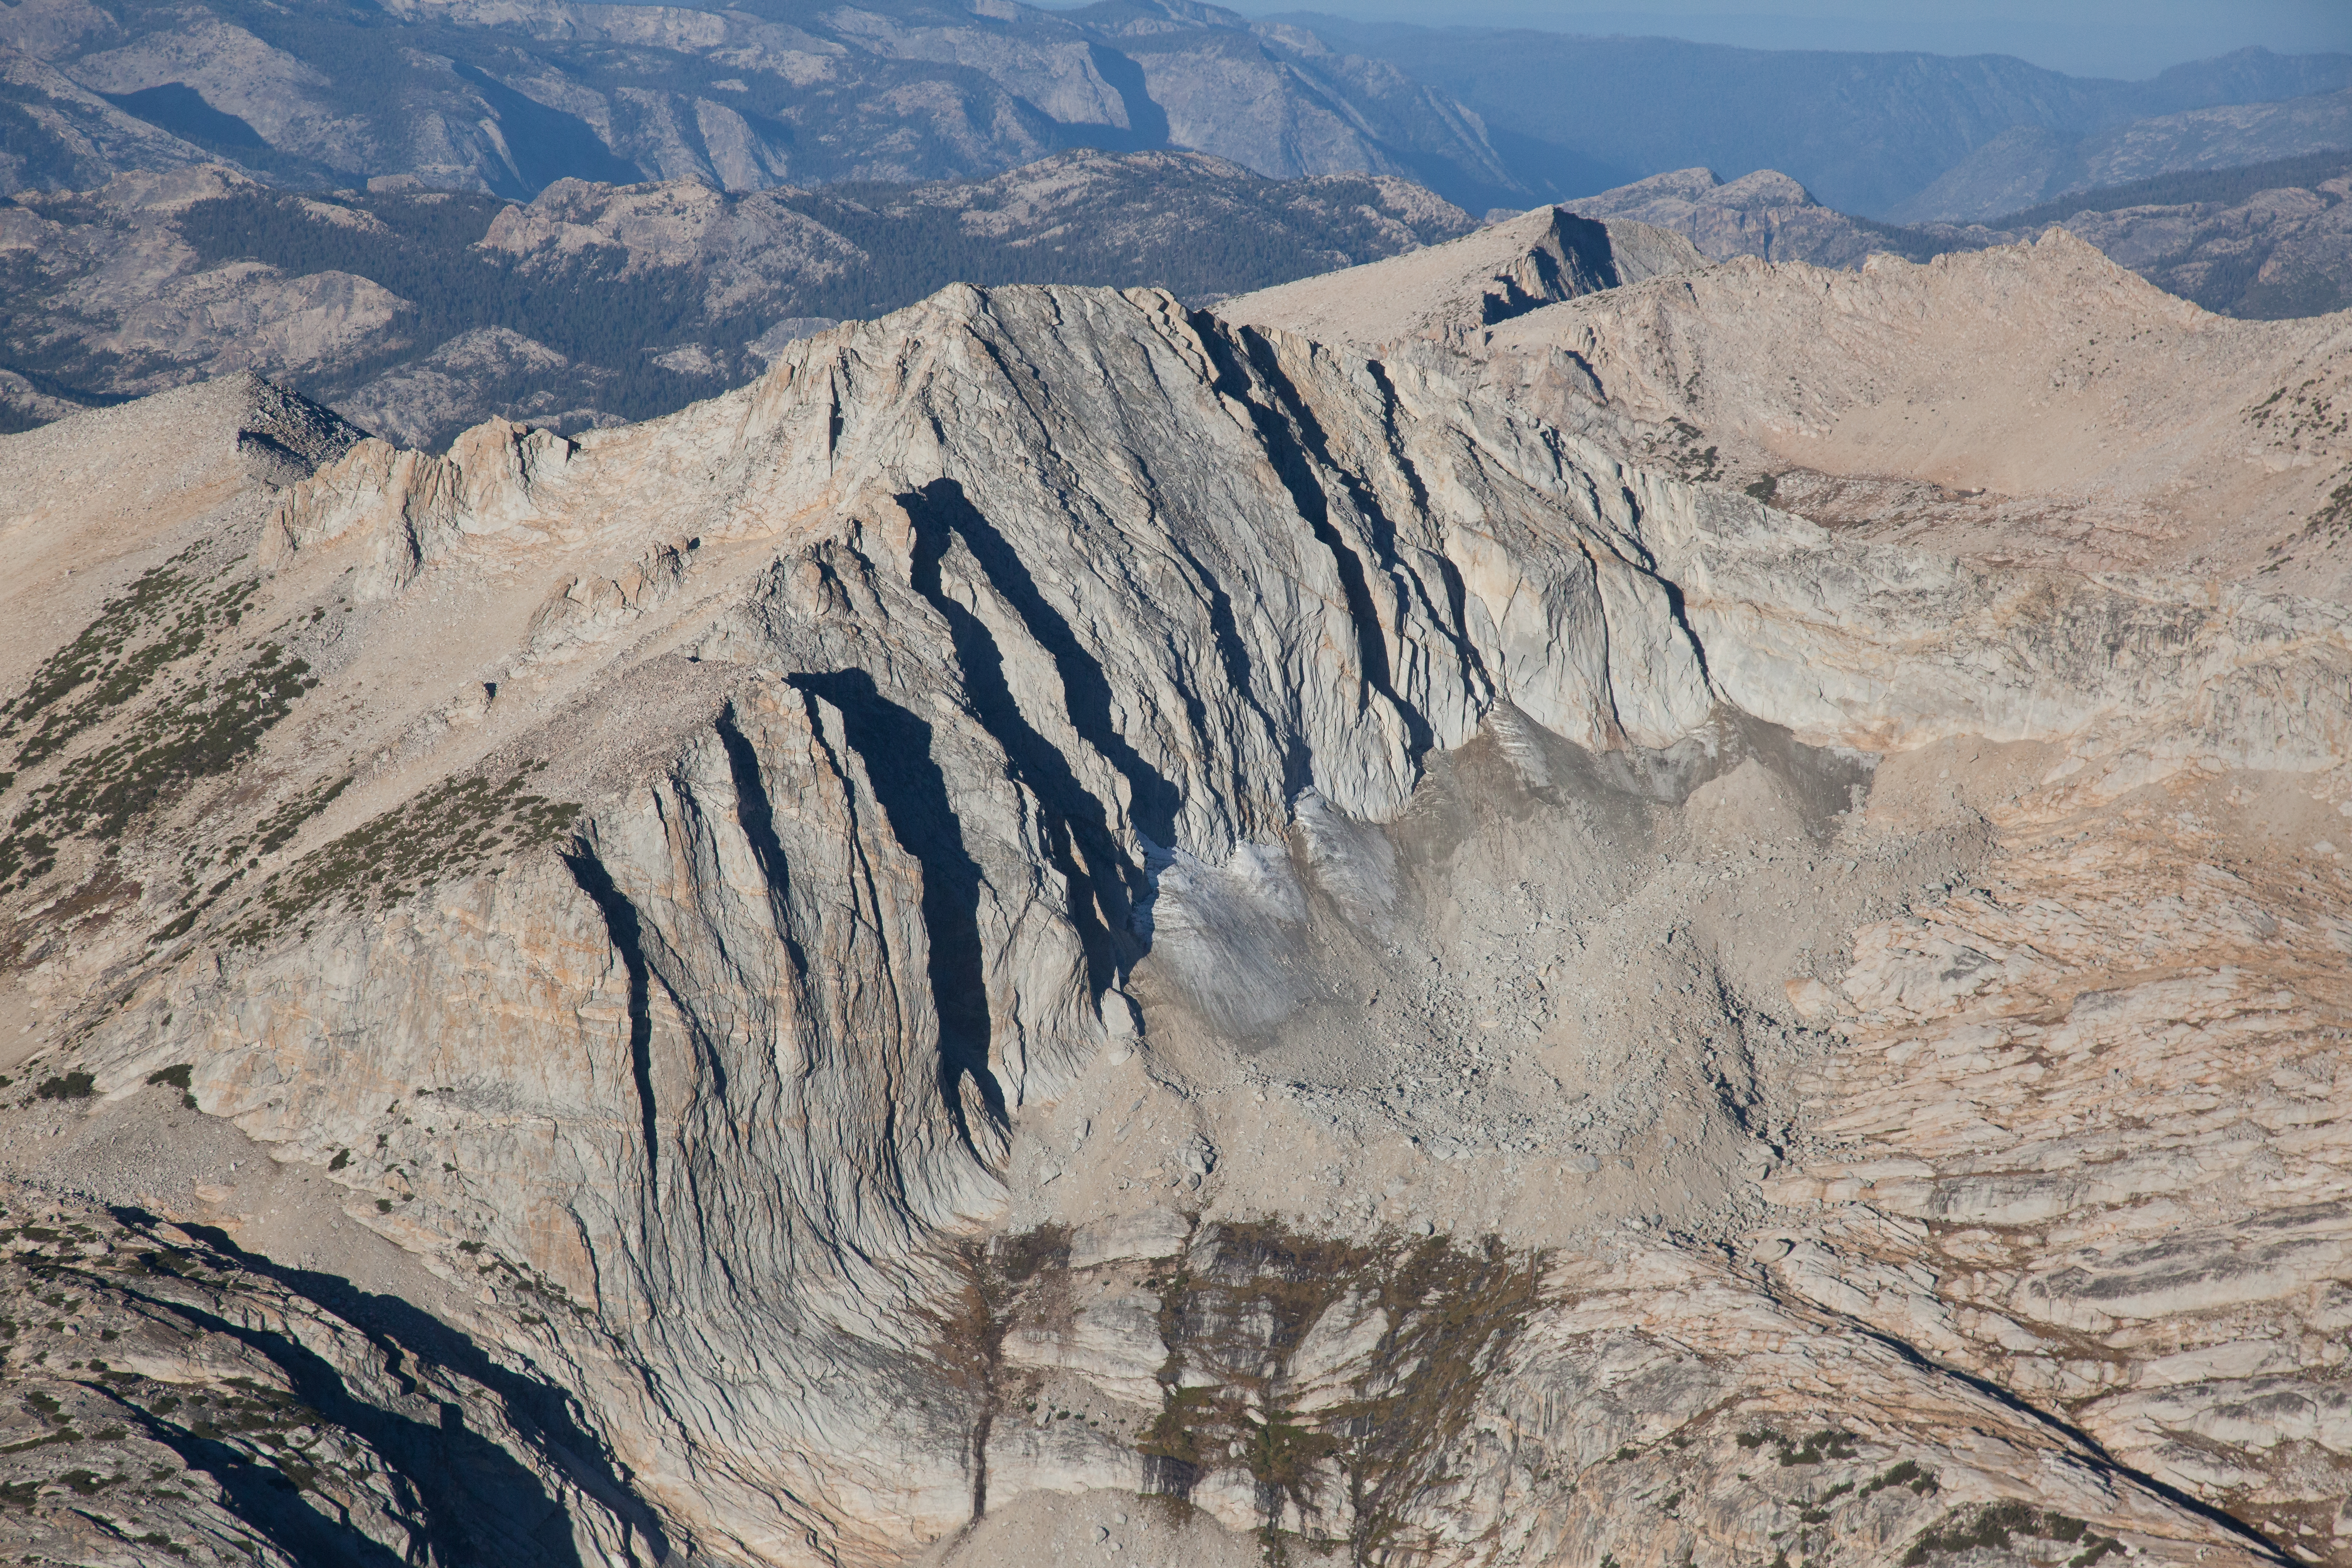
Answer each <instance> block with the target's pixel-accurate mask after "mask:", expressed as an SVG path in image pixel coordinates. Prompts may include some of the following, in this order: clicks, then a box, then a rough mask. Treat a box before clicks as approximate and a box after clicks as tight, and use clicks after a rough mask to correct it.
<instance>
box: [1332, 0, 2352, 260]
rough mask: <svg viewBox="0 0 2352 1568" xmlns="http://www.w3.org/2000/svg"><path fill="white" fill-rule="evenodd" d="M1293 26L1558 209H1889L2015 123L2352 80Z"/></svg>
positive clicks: (2255, 61)
mask: <svg viewBox="0 0 2352 1568" xmlns="http://www.w3.org/2000/svg"><path fill="white" fill-rule="evenodd" d="M1294 20H1296V21H1297V23H1298V24H1299V25H1302V26H1312V27H1314V28H1315V29H1316V30H1317V31H1318V34H1319V35H1320V36H1321V37H1324V38H1325V39H1326V40H1327V41H1328V42H1329V43H1331V44H1332V45H1333V46H1334V47H1340V48H1345V49H1349V50H1351V51H1354V52H1356V53H1359V54H1361V55H1365V56H1367V57H1370V58H1386V59H1390V60H1392V61H1394V62H1396V63H1397V64H1398V65H1399V66H1400V67H1401V68H1403V69H1406V70H1410V71H1411V72H1412V73H1413V74H1414V75H1415V76H1416V77H1418V78H1419V79H1421V80H1423V81H1424V82H1427V83H1429V84H1430V85H1431V86H1433V87H1435V88H1438V89H1443V90H1444V91H1446V92H1448V93H1451V94H1452V95H1454V97H1456V98H1459V99H1460V100H1462V101H1463V102H1465V103H1466V104H1468V105H1469V106H1470V107H1471V108H1472V109H1473V110H1476V111H1477V112H1478V114H1479V115H1480V116H1481V117H1482V118H1483V119H1484V120H1485V121H1486V129H1487V134H1488V137H1489V139H1490V140H1491V141H1492V142H1493V143H1494V145H1495V146H1496V150H1497V151H1498V152H1500V153H1502V154H1503V155H1504V158H1505V161H1506V162H1507V163H1508V164H1509V166H1510V168H1511V171H1512V173H1513V174H1516V175H1517V176H1518V177H1519V178H1521V179H1522V180H1524V181H1525V182H1527V183H1528V184H1530V185H1532V186H1534V187H1535V188H1537V189H1538V190H1539V191H1541V192H1542V194H1544V195H1547V196H1549V197H1552V198H1555V199H1566V198H1569V197H1572V196H1578V195H1590V194H1591V193H1592V192H1594V191H1597V190H1599V189H1601V188H1602V187H1603V186H1605V185H1612V184H1620V183H1623V182H1627V181H1631V180H1634V179H1639V178H1643V177H1645V176H1647V175H1650V174H1663V173H1666V172H1668V171H1671V170H1675V169H1684V168H1689V167H1692V166H1694V165H1704V166H1705V167H1707V168H1711V169H1715V170H1717V171H1718V172H1719V173H1722V174H1725V175H1726V176H1727V177H1736V176H1737V175H1739V174H1748V173H1749V172H1751V171H1753V170H1756V169H1759V168H1769V169H1775V170H1779V171H1780V172H1781V173H1784V174H1789V175H1790V176H1792V177H1794V178H1796V179H1798V180H1800V181H1801V182H1802V183H1803V184H1805V185H1806V187H1807V188H1809V189H1810V190H1811V191H1812V192H1813V193H1814V194H1815V195H1818V196H1819V197H1820V198H1821V199H1822V201H1824V202H1826V203H1828V204H1829V205H1832V206H1834V207H1838V208H1840V209H1842V210H1844V211H1847V212H1853V213H1861V214H1866V215H1869V216H1888V215H1890V214H1891V213H1892V212H1893V211H1894V210H1895V208H1896V207H1898V206H1899V205H1902V204H1904V203H1905V202H1906V199H1907V198H1909V197H1911V196H1913V195H1915V193H1917V192H1919V191H1921V190H1923V189H1924V188H1925V187H1927V185H1928V184H1931V183H1932V182H1934V181H1935V180H1936V179H1937V177H1938V176H1940V175H1942V174H1944V173H1945V172H1946V171H1947V170H1949V169H1951V168H1952V167H1953V166H1954V165H1956V164H1958V163H1961V162H1962V161H1963V160H1965V159H1967V158H1968V157H1969V155H1970V154H1971V153H1975V152H1976V151H1977V150H1978V149H1979V148H1982V147H1984V146H1986V145H1987V144H1988V143H1991V142H1995V141H1997V140H1998V139H2000V138H2001V137H2002V136H2003V135H2004V133H2011V132H2013V130H2014V128H2017V127H2027V128H2032V130H2033V131H2034V132H2038V133H2048V135H2050V136H2051V137H2053V138H2054V139H2056V140H2057V141H2059V142H2064V143H2072V142H2077V141H2080V140H2081V139H2083V138H2084V137H2087V136H2091V135H2093V134H2094V133H2095V132H2101V131H2104V130H2107V129H2109V128H2113V127H2117V126H2121V125H2123V124H2124V123H2126V122H2127V121H2136V120H2144V119H2147V118H2149V117H2151V116H2158V115H2168V114H2175V113H2179V112H2180V111H2183V110H2195V109H2202V108H2208V107H2211V106H2215V105H2224V104H2242V103H2252V102H2262V101H2269V100H2280V99H2290V98H2296V97H2303V96H2308V95H2311V94H2314V93H2323V92H2335V91H2338V90H2341V89H2345V88H2347V87H2352V55H2343V54H2329V55H2305V56H2292V57H2290V56H2282V55H2275V54H2272V53H2270V52H2269V51H2268V50H2264V49H2244V50H2241V51H2239V52H2237V53H2235V54H2232V55H2229V56H2225V57H2223V58H2220V59H2213V60H2202V61H2198V62H2195V63H2192V64H2189V65H2183V66H2179V67H2175V68H2173V69H2171V70H2168V71H2166V72H2164V73H2163V74H2162V75H2160V76H2158V77H2156V78H2154V79H2151V80H2147V81H2141V82H2126V81H2108V80H2102V79H2093V78H2084V77H2071V76H2066V75H2063V74H2062V73H2060V72H2057V71H2053V70H2045V69H2043V68H2041V67H2039V66H2034V65H2031V64H2028V63H2027V62H2026V61H2024V60H2021V59H2016V58H2011V57H2009V56H2004V55H1976V56H1968V57H1950V56H1942V55H1928V54H1843V53H1834V52H1831V51H1826V50H1765V49H1744V48H1734V47H1729V46H1727V45H1720V44H1694V43H1685V42H1682V41H1678V40H1675V39H1671V38H1643V37H1575V36H1570V35H1567V34H1561V33H1549V32H1535V31H1528V30H1518V31H1502V30H1496V29H1486V28H1469V27H1445V28H1425V27H1408V26H1394V25H1386V26H1360V25H1357V24H1351V23H1348V22H1345V21H1342V20H1340V19H1339V18H1336V17H1329V16H1304V15H1302V16H1298V17H1297V18H1294ZM2019 134H2022V133H2019ZM2294 150H2297V151H2300V150H2301V149H2294ZM2275 155H2278V154H2277V153H2272V152H2265V151H2257V152H2255V153H2253V154H2252V156H2253V157H2263V156H2275ZM2239 161H2241V162H2244V161H2250V160H2248V159H2241V160H2239ZM2138 172H2148V173H2152V172H2154V171H2152V170H2151V171H2138ZM2042 194H2043V193H2042V192H2041V191H2039V190H2036V191H2035V192H2034V193H2033V194H2032V195H2029V196H2027V197H2026V198H2025V199H2024V201H2018V202H2012V203H2011V204H2010V205H2012V206H2015V205H2024V203H2025V201H2032V200H2038V199H2040V197H2041V195H2042Z"/></svg>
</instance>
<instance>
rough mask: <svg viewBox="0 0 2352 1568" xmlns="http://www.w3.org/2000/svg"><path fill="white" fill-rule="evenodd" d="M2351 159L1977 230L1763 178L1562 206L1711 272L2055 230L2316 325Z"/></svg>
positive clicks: (2222, 296) (2226, 303)
mask: <svg viewBox="0 0 2352 1568" xmlns="http://www.w3.org/2000/svg"><path fill="white" fill-rule="evenodd" d="M2347 197H2352V153H2313V154H2309V155H2306V156H2305V157H2301V158H2290V159H2284V160H2280V161H2275V162H2272V163H2262V164H2258V165H2254V166H2252V167H2248V168H2242V169H2229V170H2219V171H2210V172H2202V173H2190V174H2164V175H2159V176H2157V177H2155V178H2152V179H2147V180H2138V181H2134V182H2131V183H2128V184H2121V185H2116V186H2111V187H2108V188H2105V189H2102V190H2095V191H2086V192H2083V193H2081V194H2080V195H2073V196H2067V197H2062V198H2059V199H2057V200H2054V201H2051V202H2047V203H2044V204H2042V205H2039V206H2035V207H2031V208H2028V209H2025V210H2023V211H2017V212H2011V213H2008V214H2006V215H2004V216H2000V217H1998V218H1996V219H1994V220H1993V221H1992V222H1990V223H1989V224H1969V225H1967V226H1960V225H1957V224H1921V225H1916V226H1908V227H1901V226H1895V225H1892V224H1885V223H1877V222H1874V221H1872V220H1871V219H1868V218H1857V217H1853V216H1848V215H1847V214H1844V213H1841V212H1838V211H1835V210H1834V209H1832V208H1831V207H1827V206H1824V205H1822V204H1821V203H1820V202H1817V201H1815V200H1814V199H1813V197H1812V195H1811V194H1810V193H1809V192H1807V191H1806V189H1805V187H1804V186H1803V185H1801V184H1798V183H1797V182H1796V181H1795V180H1792V179H1790V177H1789V176H1788V175H1786V174H1779V173H1777V172H1775V171H1773V170H1769V169H1764V170H1759V171H1758V172H1756V173H1754V174H1747V175H1743V176H1741V177H1740V178H1739V179H1737V180H1732V181H1728V182H1726V181H1723V180H1720V179H1718V178H1717V176H1716V175H1715V174H1713V173H1712V172H1711V171H1709V170H1706V169H1681V170H1676V171H1675V172H1674V173H1671V174H1656V175H1653V176H1652V177H1651V178H1649V179H1646V180H1642V181H1638V182H1636V183H1634V184H1629V185H1625V186H1622V187H1620V188H1619V189H1616V190H1613V191H1606V192H1603V193H1601V195H1596V196H1588V197H1583V198H1580V199H1579V200H1578V201H1577V202H1575V203H1574V204H1573V206H1574V209H1575V211H1576V212H1577V213H1579V214H1580V215H1581V216H1586V217H1591V218H1600V219H1616V218H1631V219H1634V220H1636V221H1639V222H1642V223H1647V224H1654V225H1656V226H1660V227H1662V228H1670V229H1673V230H1675V232H1677V233H1679V234H1682V235H1684V236H1685V237H1688V238H1689V239H1690V240H1691V242H1692V243H1693V244H1694V245H1696V246H1697V247H1698V249H1699V251H1700V253H1701V254H1703V255H1705V256H1706V257H1707V258H1709V259H1711V260H1717V261H1721V260H1725V259H1727V258H1731V257H1734V256H1759V257H1762V258H1765V259H1766V260H1769V261H1808V262H1811V263H1812V264H1813V265H1815V266H1817V267H1838V268H1856V267H1860V266H1861V265H1862V264H1863V263H1864V261H1865V260H1867V259H1868V258H1870V257H1871V256H1872V255H1874V254H1876V253H1881V252H1884V253H1887V254H1891V255H1895V256H1900V257H1903V258H1906V259H1907V260H1912V261H1926V260H1928V259H1930V258H1934V257H1937V256H1940V255H1944V254H1947V253H1948V252H1952V251H1960V250H1982V249H1985V248H1987V247H1990V246H1995V245H2011V244H2015V243H2017V242H2018V241H2021V240H2028V239H2032V238H2034V237H2037V236H2039V235H2041V234H2042V232H2044V231H2045V230H2046V229H2047V228H2048V227H2049V226H2051V225H2053V224H2063V225H2064V226H2065V227H2066V228H2067V229H2069V230H2070V231H2071V232H2073V233H2074V235H2075V236H2076V237H2078V238H2081V239H2086V240H2088V241H2090V242H2091V243H2092V244H2093V245H2095V246H2097V247H2099V248H2100V249H2101V250H2103V251H2105V253H2106V254H2107V256H2108V257H2109V258H2111V259H2113V260H2115V261H2117V262H2120V263H2121V264H2122V265H2124V266H2126V267H2128V268H2131V269H2132V270H2133V271H2135V272H2137V273H2138V274H2139V275H2140V276H2141V277H2143V278H2146V279H2147V280H2148V281H2149V282H2151V283H2154V284H2156V285H2157V286H2158V288H2160V289H2166V290H2168V292H2171V293H2174V294H2178V295H2179V296H2180V297H2181V298H2182V299H2185V300H2195V301H2196V302H2197V303H2198V304H2200V305H2202V306H2204V307H2205V308H2206V309H2207V310H2211V311H2213V312H2215V313H2216V314H2218V315H2226V316H2238V317H2242V318H2249V319H2278V318H2283V317H2290V316H2316V315H2323V314H2326V312H2328V311H2331V310H2346V309H2352V200H2347Z"/></svg>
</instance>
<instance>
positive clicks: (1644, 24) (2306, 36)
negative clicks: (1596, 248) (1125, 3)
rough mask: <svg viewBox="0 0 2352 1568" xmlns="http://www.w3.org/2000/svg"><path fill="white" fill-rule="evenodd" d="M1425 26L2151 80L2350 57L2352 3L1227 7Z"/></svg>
mask: <svg viewBox="0 0 2352 1568" xmlns="http://www.w3.org/2000/svg"><path fill="white" fill-rule="evenodd" d="M1224 3H1225V4H1227V5H1233V6H1234V9H1236V10H1241V11H1247V12H1250V13H1252V14H1254V15H1260V16H1263V15H1266V14H1269V13H1279V12H1297V11H1304V10H1317V11H1324V12H1329V13H1333V14H1336V15H1339V16H1351V17H1355V18H1358V19H1360V20H1363V21H1381V22H1415V23H1420V24H1422V25H1423V26H1447V25H1449V24H1462V25H1467V26H1515V27H1544V28H1549V29H1550V30H1553V31H1556V32H1563V33H1646V34H1657V35H1662V36H1664V37H1678V38H1696V39H1700V40H1702V41H1705V42H1708V43H1721V44H1741V45H1746V46H1748V47H1752V48H1779V49H1793V48H1801V49H1927V50H1932V51H1934V52H1935V53H1937V54H1956V55H1965V54H2006V55H2018V56H2021V57H2022V58H2026V59H2029V60H2032V62H2033V63H2034V64H2036V65H2042V66H2048V67H2050V68H2052V69H2053V70H2063V71H2071V72H2073V73H2074V74H2075V75H2078V76H2115V77H2126V78H2140V77H2147V76H2153V75H2155V74H2156V73H2157V72H2158V71H2159V70H2162V69H2163V68H2165V67H2166V66H2168V65H2178V64H2179V62H2181V61H2182V60H2190V59H2201V58H2206V57H2208V56H2211V55H2220V54H2227V53H2228V52H2229V51H2230V50H2231V49H2237V48H2243V47H2246V46H2247V45H2249V44H2261V45H2264V46H2266V47H2270V48H2273V49H2276V50H2278V51H2280V52H2281V53H2283V54H2284V53H2299V52H2304V51H2308V50H2314V49H2342V50H2347V51H2352V0H1647V3H1646V4H1645V3H1643V0H1590V3H1587V0H1453V3H1450V4H1428V3H1424V0H1304V3H1303V4H1302V3H1301V0H1224Z"/></svg>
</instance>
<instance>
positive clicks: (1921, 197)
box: [1893, 90, 2352, 223]
mask: <svg viewBox="0 0 2352 1568" xmlns="http://www.w3.org/2000/svg"><path fill="white" fill-rule="evenodd" d="M2345 148H2352V90H2347V91H2340V92H2329V93H2321V94H2314V95H2312V96H2309V97H2305V98H2292V99H2288V100H2284V102H2278V103H2245V104H2231V105H2228V106H2225V107H2221V108H2215V109H2198V110H2187V111H2184V112H2181V113H2178V114H2165V115H2156V116H2152V117H2150V118H2148V119H2145V120H2134V121H2126V122H2125V123H2123V124H2121V125H2115V126H2110V127H2108V128H2107V129H2105V130H2104V131H2100V132H2095V133H2094V134H2092V135H2090V136H2086V137H2083V138H2081V139H2079V140H2073V141H2070V140H2068V139H2066V138H2064V137H2062V136H2060V135H2059V134H2058V133H2056V132H2052V131H2047V130H2044V129H2042V127H2039V126H2018V127H2016V128H2015V129H2013V130H2011V131H2009V132H2004V133H2003V134H2001V135H2000V136H1997V137H1995V138H1994V139H1993V140H1992V141H1990V142H1987V143H1986V144H1985V145H1984V146H1982V147H1979V148H1978V149H1977V150H1976V151H1975V152H1974V153H1970V154H1969V156H1968V157H1967V158H1965V159H1963V160H1961V162H1960V163H1958V164H1956V165H1954V166H1953V167H1951V168H1949V169H1947V170H1946V171H1945V172H1944V173H1943V174H1941V175H1939V176H1937V179H1936V181H1935V182H1934V183H1933V184H1930V185H1928V186H1927V189H1925V190H1923V191H1921V192H1920V193H1919V194H1918V195H1915V196H1912V197H1911V198H1910V199H1909V200H1907V201H1906V202H1904V203H1902V204H1901V205H1899V206H1898V207H1896V208H1895V213H1894V215H1893V216H1896V217H1899V218H1905V219H1910V220H1913V221H1916V222H1944V223H1972V222H1979V221H1983V220H1988V219H1992V218H1996V217H1998V216H2000V215H2001V214H2004V213H2011V212H2016V211H2018V210H2020V209H2021V208H2023V207H2028V206H2032V205H2035V204H2036V203H2040V202H2044V201H2048V200H2051V199H2053V198H2055V197H2058V196H2061V195H2067V194H2069V193H2072V192H2077V191H2090V190H2096V189H2099V188H2102V187H2105V186H2111V185H2118V184H2128V183H2130V182H2133V181H2136V180H2143V179H2148V178H2152V177H2154V176H2157V175H2160V174H2179V173H2183V172H2186V171H2189V170H2218V169H2232V168H2242V167H2245V166H2247V165H2249V164H2254V163H2269V162H2273V161H2275V160H2278V159H2282V158H2295V157H2303V156H2306V155H2309V154H2313V153H2323V152H2329V151H2335V150H2339V149H2345Z"/></svg>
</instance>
